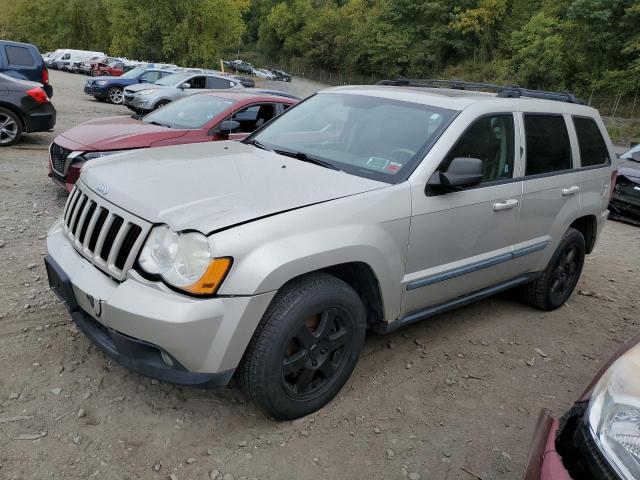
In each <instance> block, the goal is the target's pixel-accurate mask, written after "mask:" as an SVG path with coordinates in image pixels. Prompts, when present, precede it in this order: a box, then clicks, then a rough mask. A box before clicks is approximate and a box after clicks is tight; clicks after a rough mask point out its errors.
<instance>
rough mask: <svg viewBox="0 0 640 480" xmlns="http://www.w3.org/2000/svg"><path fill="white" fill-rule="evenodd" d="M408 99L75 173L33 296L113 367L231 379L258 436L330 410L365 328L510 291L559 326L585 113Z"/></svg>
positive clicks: (200, 380)
mask: <svg viewBox="0 0 640 480" xmlns="http://www.w3.org/2000/svg"><path fill="white" fill-rule="evenodd" d="M409 85H412V84H409ZM420 85H422V84H420V83H418V84H416V86H403V85H402V84H400V85H396V86H393V85H391V86H366V87H365V86H352V87H338V88H331V89H328V90H325V91H322V92H320V93H318V94H316V95H315V96H313V97H311V98H309V99H307V100H305V101H304V102H301V103H299V104H298V105H296V106H295V107H292V108H290V109H288V110H287V111H286V112H285V113H284V114H283V115H281V116H280V117H278V118H276V119H274V120H273V121H271V122H269V123H268V124H267V125H266V126H265V127H263V128H261V129H260V130H258V131H257V132H255V133H254V134H252V135H251V136H250V137H248V138H247V139H246V140H244V141H243V142H234V141H229V142H212V143H199V144H192V145H180V146H171V147H164V148H154V149H150V150H137V151H132V152H130V153H124V154H119V155H114V156H111V157H110V158H109V159H107V160H98V161H94V162H92V163H91V164H88V165H87V166H86V167H85V168H83V170H82V174H81V176H80V180H79V181H78V183H77V184H76V188H75V190H74V191H73V192H72V193H71V195H70V197H69V200H68V201H67V204H66V207H65V209H64V212H63V215H62V218H61V219H60V221H59V222H58V223H57V224H56V225H54V226H53V228H52V229H51V231H50V232H49V235H48V239H47V247H48V255H47V256H46V259H45V263H46V265H47V269H48V273H49V280H50V284H51V286H52V288H53V289H54V291H56V292H57V294H58V295H59V296H60V298H62V299H63V301H64V302H66V305H67V308H68V309H69V310H70V312H71V316H72V317H73V319H74V321H75V322H76V324H77V325H78V327H79V328H80V329H81V330H82V331H83V332H84V333H85V334H86V335H87V336H88V337H89V338H90V339H91V340H92V341H93V342H95V343H96V344H97V345H99V346H100V347H101V348H102V349H103V350H104V351H105V352H106V353H107V354H108V355H110V356H111V357H113V358H114V359H115V360H116V361H118V362H119V363H121V364H122V365H124V366H126V367H128V368H130V369H132V370H134V371H136V372H139V373H142V374H144V375H148V376H151V377H154V378H157V379H161V380H165V381H169V382H175V383H181V384H188V385H197V386H221V385H225V384H226V383H227V382H229V381H230V380H231V378H232V377H233V376H234V375H235V377H236V379H237V381H238V383H239V385H240V386H241V388H242V389H243V391H244V392H245V393H246V394H247V396H248V397H249V398H250V399H252V400H254V401H255V402H256V403H257V404H258V405H259V406H261V407H262V408H263V409H264V410H265V411H266V412H268V413H269V414H270V415H272V416H273V417H275V418H277V419H291V418H296V417H300V416H303V415H306V414H308V413H310V412H313V411H314V410H317V409H319V408H320V407H322V406H323V405H325V404H326V403H327V402H329V401H330V400H331V399H332V398H333V397H334V396H335V395H336V394H337V392H338V391H339V390H340V388H341V387H342V386H343V385H344V383H345V382H346V381H347V379H348V378H349V376H350V374H351V372H352V371H353V369H354V367H355V365H356V362H357V360H358V357H359V355H360V351H361V349H362V345H363V341H364V337H365V332H366V331H367V330H368V329H370V330H374V331H377V332H381V333H384V332H390V331H393V330H396V329H397V328H399V327H401V326H404V325H408V324H411V323H413V322H417V321H419V320H422V319H424V318H428V317H430V316H433V315H437V314H439V313H442V312H444V311H447V310H450V309H453V308H456V307H459V306H461V305H465V304H468V303H470V302H473V301H476V300H479V299H482V298H485V297H488V296H490V295H493V294H495V293H497V292H500V291H503V290H507V289H513V288H516V287H517V289H518V292H519V293H520V294H521V295H522V297H523V298H524V299H525V300H526V301H528V302H529V303H530V304H532V305H534V306H535V307H537V308H540V309H543V310H552V309H555V308H558V307H559V306H561V305H562V304H563V303H564V302H565V301H566V300H567V298H569V296H570V295H571V293H572V291H573V289H574V287H575V286H576V284H577V282H578V278H579V276H580V273H581V270H582V267H583V263H584V258H585V254H588V253H590V252H591V251H592V250H593V248H594V245H595V243H596V239H597V238H598V234H599V233H600V232H601V230H602V227H603V225H604V223H605V220H606V218H607V204H608V201H609V195H610V192H611V190H612V179H613V178H614V176H615V175H614V174H615V171H614V169H613V167H612V159H613V158H614V155H613V149H612V145H611V142H610V140H609V137H608V135H607V131H606V129H605V127H604V125H603V123H602V121H601V119H600V116H599V115H598V112H597V111H596V110H594V109H592V108H589V107H586V106H584V105H580V104H577V103H575V99H574V98H573V97H572V96H570V95H564V94H550V93H545V92H537V91H527V90H523V89H519V88H517V89H516V88H505V89H497V88H496V90H497V94H496V93H483V92H477V91H465V90H460V89H459V88H460V87H459V86H458V87H457V88H456V89H449V88H435V87H434V88H431V87H425V86H420ZM427 85H429V84H427ZM469 88H471V87H469ZM540 97H541V98H540ZM229 128H230V127H229Z"/></svg>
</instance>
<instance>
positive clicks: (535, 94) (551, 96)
mask: <svg viewBox="0 0 640 480" xmlns="http://www.w3.org/2000/svg"><path fill="white" fill-rule="evenodd" d="M377 85H391V86H396V87H427V88H451V89H455V90H476V91H483V90H489V91H493V92H496V93H497V94H498V97H501V98H520V97H527V98H540V99H543V100H555V101H558V102H567V103H576V104H578V105H584V100H582V99H581V98H578V97H576V96H575V95H574V94H572V93H569V92H546V91H544V90H532V89H529V88H523V87H520V86H518V85H496V84H493V83H482V82H465V81H463V80H436V79H411V78H398V79H396V80H381V81H379V82H378V83H377Z"/></svg>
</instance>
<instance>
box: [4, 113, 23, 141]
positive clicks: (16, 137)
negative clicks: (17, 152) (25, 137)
mask: <svg viewBox="0 0 640 480" xmlns="http://www.w3.org/2000/svg"><path fill="white" fill-rule="evenodd" d="M21 137H22V122H21V121H20V119H19V118H18V116H17V115H16V114H15V113H13V112H12V111H11V110H7V109H6V108H0V147H9V146H11V145H15V144H16V143H18V142H19V141H20V138H21Z"/></svg>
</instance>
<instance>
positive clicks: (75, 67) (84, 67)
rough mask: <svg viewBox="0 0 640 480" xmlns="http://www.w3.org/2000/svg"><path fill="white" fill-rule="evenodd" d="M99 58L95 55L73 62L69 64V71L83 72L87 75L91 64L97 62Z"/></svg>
mask: <svg viewBox="0 0 640 480" xmlns="http://www.w3.org/2000/svg"><path fill="white" fill-rule="evenodd" d="M100 58H101V57H100V56H98V55H95V56H93V57H91V58H89V59H87V60H82V61H78V62H74V63H73V64H72V65H71V71H72V72H73V73H84V74H85V75H88V74H89V73H91V64H92V63H95V62H97V61H98V60H100Z"/></svg>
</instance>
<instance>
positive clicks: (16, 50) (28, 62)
mask: <svg viewBox="0 0 640 480" xmlns="http://www.w3.org/2000/svg"><path fill="white" fill-rule="evenodd" d="M4 51H5V53H6V54H7V59H8V60H9V65H23V66H25V67H33V66H34V65H35V64H36V63H35V61H34V60H33V55H31V52H30V51H29V49H28V48H26V47H18V46H15V45H5V46H4Z"/></svg>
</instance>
